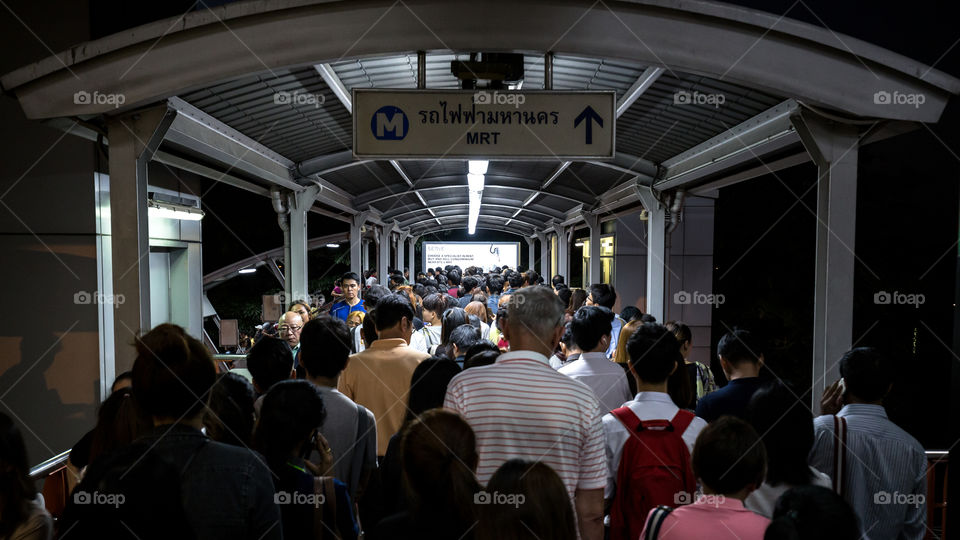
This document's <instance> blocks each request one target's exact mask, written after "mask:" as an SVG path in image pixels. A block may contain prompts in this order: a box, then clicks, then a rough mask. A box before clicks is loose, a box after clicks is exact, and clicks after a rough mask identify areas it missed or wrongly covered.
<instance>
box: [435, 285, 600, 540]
mask: <svg viewBox="0 0 960 540" xmlns="http://www.w3.org/2000/svg"><path fill="white" fill-rule="evenodd" d="M503 307H505V308H506V309H503ZM503 307H502V308H501V309H502V311H501V312H500V313H499V317H501V318H503V319H504V320H503V322H502V328H503V335H504V337H505V338H506V339H507V340H508V341H509V342H510V349H511V350H510V352H508V353H504V354H502V355H500V357H499V358H498V359H497V361H496V363H495V364H493V365H490V366H484V367H477V368H470V369H468V370H466V371H464V372H463V373H461V374H460V375H457V376H456V377H454V378H453V380H452V381H451V382H450V385H449V386H448V388H447V395H446V399H445V400H444V406H445V407H446V408H448V409H452V410H454V411H458V412H459V413H460V414H462V415H463V416H464V417H465V418H466V419H467V421H468V422H469V423H470V426H471V427H473V430H474V432H475V433H476V436H477V453H478V454H479V456H480V462H479V465H478V467H477V479H478V480H479V481H480V483H481V484H486V483H487V481H488V480H489V479H490V477H491V476H492V475H493V473H494V471H496V470H497V468H498V467H500V465H502V464H503V463H504V462H505V461H507V460H509V459H513V458H520V459H525V460H531V461H541V462H543V463H546V464H547V465H549V466H550V467H552V468H553V469H554V470H555V471H556V472H557V474H558V475H560V478H561V479H562V480H563V483H564V486H566V488H567V492H568V493H569V495H570V497H571V499H572V500H573V503H574V509H575V510H576V513H577V516H578V521H579V530H580V537H581V538H584V539H589V540H594V539H598V540H599V539H600V538H603V489H604V487H605V486H606V472H605V467H606V463H605V455H604V446H603V424H602V423H601V417H602V415H601V411H600V405H599V403H598V402H597V398H596V397H595V396H594V395H593V391H592V390H590V388H589V387H588V386H587V385H585V384H583V383H581V382H579V381H575V380H573V379H571V378H569V377H567V376H566V375H564V374H562V373H558V372H557V371H555V370H554V369H553V368H551V367H550V364H549V362H548V360H547V357H548V356H549V355H550V354H552V353H553V351H554V349H555V348H556V346H557V342H559V341H560V336H561V334H562V333H563V317H564V313H563V309H564V306H563V305H562V303H561V302H560V300H559V299H558V298H557V295H555V294H554V293H553V291H552V290H550V288H548V287H540V286H536V287H526V288H524V289H520V290H518V291H516V292H515V293H514V294H513V295H512V296H511V297H510V300H509V301H508V303H507V304H506V306H503Z"/></svg>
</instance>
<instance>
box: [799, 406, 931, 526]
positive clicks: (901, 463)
mask: <svg viewBox="0 0 960 540" xmlns="http://www.w3.org/2000/svg"><path fill="white" fill-rule="evenodd" d="M837 416H840V417H843V418H846V420H847V443H846V452H845V454H844V456H845V460H844V461H845V463H846V466H845V468H846V474H845V475H844V478H843V484H844V485H845V486H847V488H846V494H845V498H846V500H847V502H848V503H850V506H852V507H853V510H854V511H855V512H856V513H857V517H858V518H860V527H861V528H862V529H863V538H867V539H871V540H877V539H886V538H891V539H893V538H916V539H920V538H923V535H924V532H925V531H926V525H925V523H926V514H927V507H926V504H924V502H925V497H926V493H927V477H926V470H927V457H926V454H925V453H924V450H923V446H921V445H920V443H919V442H917V440H916V439H914V438H913V437H912V436H910V434H909V433H907V432H906V431H904V430H902V429H900V428H899V427H898V426H897V425H896V424H894V423H893V422H891V421H890V420H889V419H887V413H886V411H884V409H883V406H881V405H868V404H860V403H856V404H850V405H846V406H844V407H843V409H841V410H840V412H839V413H837ZM813 426H814V433H815V442H814V445H813V449H812V450H811V451H810V466H811V467H814V468H815V469H817V470H819V471H822V472H824V473H826V474H827V475H829V476H830V477H831V478H833V477H834V474H835V472H834V462H833V448H834V445H835V444H836V443H837V442H838V441H837V438H836V437H835V435H834V431H833V417H832V416H830V415H824V416H819V417H817V418H815V419H814V421H813Z"/></svg>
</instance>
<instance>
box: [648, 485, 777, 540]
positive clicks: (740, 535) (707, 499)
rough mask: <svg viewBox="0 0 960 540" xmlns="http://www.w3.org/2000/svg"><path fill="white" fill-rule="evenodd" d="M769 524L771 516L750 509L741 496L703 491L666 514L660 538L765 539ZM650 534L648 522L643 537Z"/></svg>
mask: <svg viewBox="0 0 960 540" xmlns="http://www.w3.org/2000/svg"><path fill="white" fill-rule="evenodd" d="M651 512H653V510H651ZM648 519H649V516H648ZM769 524H770V520H769V519H767V518H765V517H763V516H761V515H759V514H755V513H753V512H752V511H750V510H747V509H746V508H744V506H743V501H741V500H739V499H733V498H730V497H722V496H721V495H701V496H700V498H699V499H697V501H696V502H694V503H693V504H688V505H686V506H681V507H679V508H676V509H675V510H674V511H672V512H670V514H669V515H668V516H667V517H666V518H664V520H663V525H661V526H660V534H659V535H658V536H657V538H660V539H663V540H668V539H671V538H676V539H678V540H680V539H686V538H711V539H720V540H724V539H728V538H729V539H730V540H751V539H756V540H763V533H764V532H765V531H766V530H767V525H769ZM646 535H647V527H646V526H644V527H643V532H642V533H640V538H645V537H646Z"/></svg>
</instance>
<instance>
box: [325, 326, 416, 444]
mask: <svg viewBox="0 0 960 540" xmlns="http://www.w3.org/2000/svg"><path fill="white" fill-rule="evenodd" d="M429 357H430V355H428V354H426V353H423V352H420V351H418V350H416V349H413V348H411V347H410V346H408V345H407V342H406V341H405V340H403V339H401V338H391V339H378V340H376V341H374V342H373V343H372V344H371V345H370V347H368V348H367V349H365V350H364V351H363V352H359V353H357V354H353V355H350V358H349V359H348V360H347V367H346V368H344V370H343V374H341V375H340V383H339V385H338V386H337V389H338V390H340V391H341V392H343V394H344V395H345V396H347V397H348V398H350V399H351V400H353V401H355V402H356V403H359V404H361V405H363V406H364V407H366V408H368V409H370V410H371V411H372V412H373V415H374V416H375V417H376V420H377V455H378V456H382V455H383V454H384V453H385V452H386V451H387V444H388V443H389V442H390V437H391V436H392V435H393V434H394V433H396V432H397V431H398V430H399V429H400V426H401V425H402V424H403V418H404V417H405V416H406V414H407V394H408V393H409V392H410V378H411V377H412V376H413V370H414V369H416V368H417V365H419V364H420V362H421V361H423V360H425V359H427V358H429Z"/></svg>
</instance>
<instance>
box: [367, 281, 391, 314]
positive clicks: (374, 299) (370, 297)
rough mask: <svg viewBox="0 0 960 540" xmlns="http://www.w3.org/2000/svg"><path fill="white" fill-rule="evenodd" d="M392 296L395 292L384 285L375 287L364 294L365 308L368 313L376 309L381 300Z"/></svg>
mask: <svg viewBox="0 0 960 540" xmlns="http://www.w3.org/2000/svg"><path fill="white" fill-rule="evenodd" d="M391 294H393V292H391V291H390V289H388V288H386V287H384V286H383V285H374V286H372V287H370V288H369V289H367V290H366V292H364V293H363V307H364V308H365V309H366V310H367V311H370V310H371V309H375V308H376V307H377V303H379V302H380V299H381V298H383V297H384V296H387V295H391Z"/></svg>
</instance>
